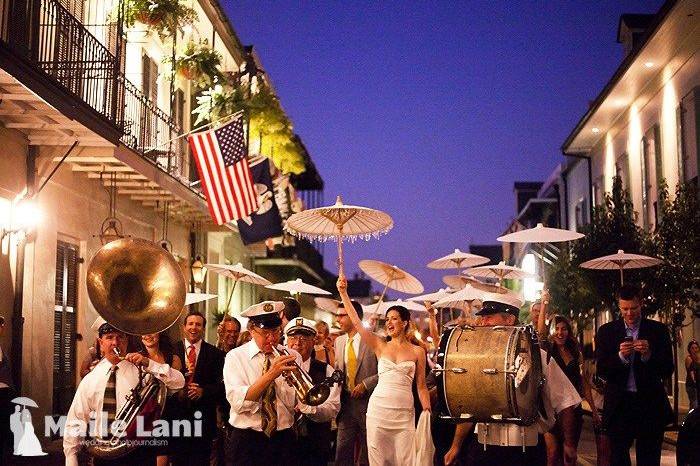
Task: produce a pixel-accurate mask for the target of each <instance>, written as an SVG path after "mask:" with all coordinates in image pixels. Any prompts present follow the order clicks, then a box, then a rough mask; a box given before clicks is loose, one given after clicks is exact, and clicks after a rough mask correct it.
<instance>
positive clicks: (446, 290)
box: [407, 288, 454, 303]
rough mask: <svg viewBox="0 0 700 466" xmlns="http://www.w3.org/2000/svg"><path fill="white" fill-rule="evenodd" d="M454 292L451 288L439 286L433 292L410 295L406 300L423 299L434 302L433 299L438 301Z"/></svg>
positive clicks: (420, 300) (416, 300)
mask: <svg viewBox="0 0 700 466" xmlns="http://www.w3.org/2000/svg"><path fill="white" fill-rule="evenodd" d="M452 293H454V290H453V289H452V288H440V289H439V290H437V291H436V292H434V293H428V294H422V295H420V296H411V297H410V298H408V299H407V301H415V302H417V303H421V302H423V301H428V302H429V303H434V302H435V301H440V300H441V299H442V298H444V297H446V296H449V295H450V294H452Z"/></svg>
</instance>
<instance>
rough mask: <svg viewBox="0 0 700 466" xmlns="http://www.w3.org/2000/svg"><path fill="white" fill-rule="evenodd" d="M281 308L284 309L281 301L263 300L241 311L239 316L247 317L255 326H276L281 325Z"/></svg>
mask: <svg viewBox="0 0 700 466" xmlns="http://www.w3.org/2000/svg"><path fill="white" fill-rule="evenodd" d="M282 310H284V303H283V302H282V301H263V302H261V303H258V304H253V305H252V306H250V307H249V308H248V309H246V310H245V311H243V312H241V317H247V318H248V319H250V321H251V322H252V323H253V325H255V326H256V327H260V328H277V327H279V326H280V325H282V319H281V318H280V312H282Z"/></svg>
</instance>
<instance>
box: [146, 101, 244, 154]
mask: <svg viewBox="0 0 700 466" xmlns="http://www.w3.org/2000/svg"><path fill="white" fill-rule="evenodd" d="M243 113H244V111H243V110H239V111H237V112H235V113H232V114H230V115H226V116H223V117H221V118H217V119H216V120H214V121H212V122H211V123H207V124H206V125H204V126H198V127H196V128H194V129H191V130H189V131H188V132H186V133H182V134H179V135H177V136H175V137H174V138H172V139H169V140H167V141H165V142H161V143H160V144H158V145H155V146H152V147H151V149H157V148H159V147H163V146H166V145H169V144H172V143H173V142H174V141H177V140H178V139H180V138H184V137H185V136H189V135H190V134H192V133H195V132H197V131H200V130H203V129H206V128H209V127H210V126H214V125H215V124H217V123H221V122H222V121H227V120H226V119H227V118H230V119H231V120H233V119H234V118H236V117H238V116H241V115H242V114H243ZM246 139H247V138H246ZM246 144H247V142H246ZM246 147H247V145H246Z"/></svg>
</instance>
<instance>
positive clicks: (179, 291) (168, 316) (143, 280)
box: [87, 238, 187, 335]
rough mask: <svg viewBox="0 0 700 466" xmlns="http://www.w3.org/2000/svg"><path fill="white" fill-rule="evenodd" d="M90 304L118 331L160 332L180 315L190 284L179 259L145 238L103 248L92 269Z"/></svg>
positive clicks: (90, 268)
mask: <svg viewBox="0 0 700 466" xmlns="http://www.w3.org/2000/svg"><path fill="white" fill-rule="evenodd" d="M87 290H88V295H89V297H90V301H91V302H92V305H93V306H94V307H95V310H96V311H97V313H98V314H100V315H101V316H102V317H103V318H104V320H106V321H107V322H109V323H110V324H111V325H113V326H114V327H115V328H118V329H119V330H121V331H123V332H126V333H129V334H132V335H146V334H150V333H158V332H161V331H163V330H165V329H167V328H168V327H170V326H171V325H172V324H174V323H175V321H176V320H177V319H178V317H179V316H180V313H181V312H182V310H183V308H184V306H185V295H186V293H187V285H186V284H185V278H184V276H183V275H182V271H181V270H180V267H179V266H178V264H177V262H176V261H175V258H174V257H173V256H172V254H170V253H169V252H168V251H166V250H165V249H163V248H162V247H160V246H159V245H157V244H156V243H153V242H151V241H147V240H145V239H139V238H122V239H118V240H116V241H112V242H111V243H107V244H105V245H104V246H103V247H102V248H101V249H100V250H99V251H97V254H95V257H93V259H92V261H90V265H89V266H88V271H87Z"/></svg>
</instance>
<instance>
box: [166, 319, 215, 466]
mask: <svg viewBox="0 0 700 466" xmlns="http://www.w3.org/2000/svg"><path fill="white" fill-rule="evenodd" d="M206 324H207V320H206V319H205V318H204V316H203V315H202V314H201V313H200V312H198V311H190V312H189V313H188V314H187V315H186V316H185V319H184V320H183V322H182V330H183V333H184V334H185V338H184V340H180V341H178V342H177V343H176V344H175V354H176V355H178V356H179V357H180V360H181V361H183V367H184V368H185V369H184V372H185V382H186V385H185V388H184V389H183V390H182V391H180V392H179V394H178V398H177V403H176V405H175V406H173V417H174V418H175V419H189V420H191V421H194V420H196V419H197V418H198V416H197V414H196V413H197V412H200V413H201V423H202V436H201V437H195V436H192V437H189V438H179V439H176V440H173V441H171V453H172V454H171V460H172V464H173V465H176V466H178V465H190V464H209V458H210V454H211V448H212V442H213V440H214V438H215V437H216V435H217V428H216V406H217V404H219V403H220V402H221V400H223V398H224V379H223V368H224V353H223V352H222V351H221V350H219V349H217V348H216V347H215V346H213V345H210V344H209V343H207V342H206V341H204V340H203V339H202V337H203V336H204V329H205V328H206Z"/></svg>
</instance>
